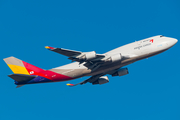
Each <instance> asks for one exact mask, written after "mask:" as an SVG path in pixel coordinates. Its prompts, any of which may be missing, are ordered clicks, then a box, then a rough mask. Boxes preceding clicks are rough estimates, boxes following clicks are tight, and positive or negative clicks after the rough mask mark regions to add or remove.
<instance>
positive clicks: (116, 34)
mask: <svg viewBox="0 0 180 120" xmlns="http://www.w3.org/2000/svg"><path fill="white" fill-rule="evenodd" d="M179 5H180V1H179V0H146V1H145V0H126V1H119V0H111V1H107V0H86V1H84V0H67V1H59V0H25V1H24V0H16V1H14V0H1V1H0V11H1V12H0V16H1V19H0V40H1V59H3V58H6V57H9V56H15V57H17V58H19V59H22V60H24V61H26V62H28V63H31V64H33V65H36V66H38V67H41V68H43V69H50V68H54V67H57V66H61V65H64V64H68V63H70V61H69V60H68V59H67V57H65V56H62V55H60V54H57V53H54V52H50V51H48V50H46V49H45V48H44V46H46V45H49V46H53V47H62V48H67V49H72V50H78V51H84V52H87V51H94V50H95V51H96V52H97V53H105V52H107V51H109V50H111V49H114V48H116V47H119V46H122V45H125V44H128V43H130V42H134V41H136V40H140V39H144V38H148V37H151V36H155V35H164V36H168V37H173V38H176V39H178V40H180V22H179V21H180V8H179ZM179 48H180V44H179V43H177V44H176V45H175V46H174V47H172V48H171V49H170V50H168V51H166V52H164V53H162V54H159V55H157V56H154V57H152V58H149V59H145V60H141V61H138V62H136V63H133V64H131V65H128V66H127V67H128V69H129V75H126V76H122V77H111V76H109V79H110V82H109V83H108V84H104V85H96V86H92V85H91V84H86V85H83V86H77V87H72V88H71V87H68V86H66V85H65V84H66V83H67V82H58V83H49V84H35V85H27V86H23V87H21V88H19V89H16V88H15V85H14V83H13V80H12V79H10V78H8V77H7V75H8V74H12V72H11V70H10V69H9V68H8V67H7V65H6V64H5V63H4V61H3V60H2V61H1V62H0V65H1V72H0V76H1V87H0V95H1V99H0V120H12V119H15V120H16V119H18V120H24V119H26V120H32V119H43V120H49V119H53V120H60V119H61V120H72V119H75V120H84V119H86V120H92V119H93V120H120V119H121V120H152V119H153V120H179V119H180V115H179V113H180V109H179V108H180V102H179V101H180V96H179V95H180V79H179V78H180V77H179V74H180V72H179V67H180V64H179V61H180V56H179V52H180V50H179ZM87 78H88V77H85V78H80V79H77V80H74V81H71V83H78V82H80V81H83V80H85V79H87Z"/></svg>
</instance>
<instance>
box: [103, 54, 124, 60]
mask: <svg viewBox="0 0 180 120" xmlns="http://www.w3.org/2000/svg"><path fill="white" fill-rule="evenodd" d="M121 60H122V55H121V54H120V53H119V54H115V55H112V56H111V57H109V58H108V59H107V60H106V62H117V61H121Z"/></svg>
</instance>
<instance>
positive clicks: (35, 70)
mask: <svg viewBox="0 0 180 120" xmlns="http://www.w3.org/2000/svg"><path fill="white" fill-rule="evenodd" d="M177 41H178V40H177V39H175V38H171V37H165V36H163V35H157V36H153V37H150V38H146V39H143V40H140V41H135V42H133V43H130V44H127V45H124V46H121V47H118V48H116V49H113V50H111V51H109V52H106V53H104V54H97V53H96V52H95V51H91V52H81V51H74V50H68V49H63V48H54V47H50V46H46V47H45V48H46V49H48V50H50V51H53V52H56V53H59V54H62V55H65V56H67V57H68V59H70V60H72V63H70V64H67V65H64V66H60V67H56V68H52V69H49V70H44V69H41V68H39V67H36V66H34V65H31V64H29V63H27V62H24V61H22V60H20V59H17V58H15V57H8V58H5V59H3V60H4V61H5V62H6V64H7V65H8V66H9V67H10V69H11V70H12V71H13V73H14V74H10V75H8V76H9V77H10V78H12V79H14V83H15V84H16V85H17V88H18V87H21V86H23V85H26V84H35V83H49V82H61V81H68V80H73V79H77V78H80V77H84V76H90V78H88V79H86V80H84V81H82V82H80V83H77V84H70V83H68V84H67V85H68V86H71V87H72V86H76V85H83V84H86V83H88V82H89V83H92V84H93V85H96V84H99V85H101V84H105V83H108V82H109V78H108V77H107V76H105V75H111V76H123V75H127V74H128V73H129V72H128V69H127V68H126V67H125V68H124V66H126V65H129V64H131V63H134V62H136V61H139V60H142V59H145V58H149V57H151V56H154V55H157V54H159V53H162V52H164V51H166V50H168V49H169V48H171V47H172V46H174V45H175V44H176V43H177Z"/></svg>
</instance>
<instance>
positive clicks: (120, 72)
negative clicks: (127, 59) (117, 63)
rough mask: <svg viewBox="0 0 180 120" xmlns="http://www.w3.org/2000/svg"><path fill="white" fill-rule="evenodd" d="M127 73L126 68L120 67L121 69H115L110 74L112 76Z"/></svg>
mask: <svg viewBox="0 0 180 120" xmlns="http://www.w3.org/2000/svg"><path fill="white" fill-rule="evenodd" d="M127 74H129V72H128V69H127V68H121V69H119V70H117V71H116V72H115V73H114V74H112V76H123V75H127Z"/></svg>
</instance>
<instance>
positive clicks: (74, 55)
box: [45, 46, 105, 62]
mask: <svg viewBox="0 0 180 120" xmlns="http://www.w3.org/2000/svg"><path fill="white" fill-rule="evenodd" d="M45 48H46V49H48V50H50V51H54V52H56V53H59V54H62V55H65V56H67V57H69V58H68V59H70V60H72V61H77V62H85V61H86V62H87V61H96V60H100V59H102V58H104V57H105V55H103V54H96V52H95V51H92V52H80V51H74V50H68V49H63V48H54V47H50V46H46V47H45Z"/></svg>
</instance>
